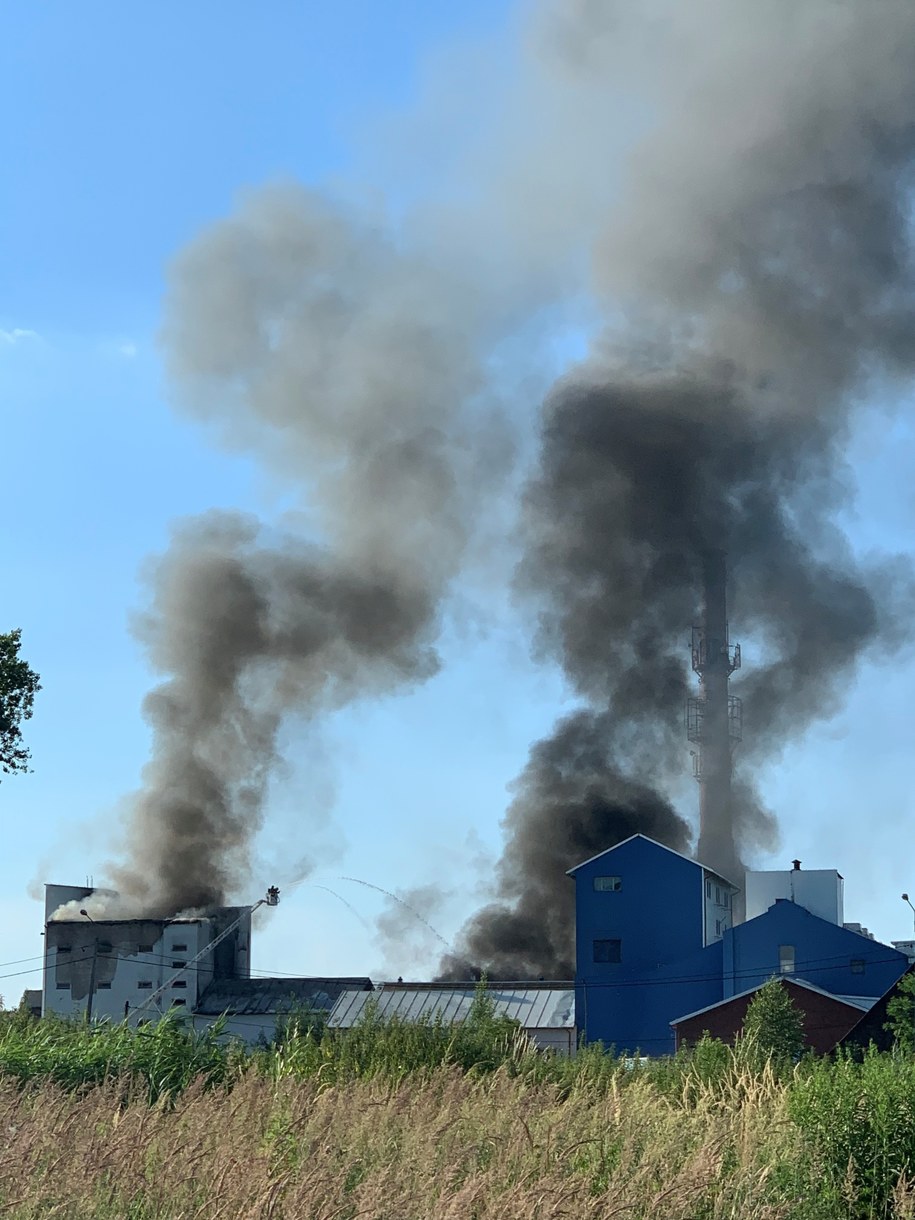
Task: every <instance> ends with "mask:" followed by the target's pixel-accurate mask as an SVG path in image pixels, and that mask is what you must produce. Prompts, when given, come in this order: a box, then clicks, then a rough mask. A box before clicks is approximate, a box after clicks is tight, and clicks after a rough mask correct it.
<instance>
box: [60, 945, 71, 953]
mask: <svg viewBox="0 0 915 1220" xmlns="http://www.w3.org/2000/svg"><path fill="white" fill-rule="evenodd" d="M72 950H73V946H72V945H58V946H57V952H58V953H71V952H72Z"/></svg>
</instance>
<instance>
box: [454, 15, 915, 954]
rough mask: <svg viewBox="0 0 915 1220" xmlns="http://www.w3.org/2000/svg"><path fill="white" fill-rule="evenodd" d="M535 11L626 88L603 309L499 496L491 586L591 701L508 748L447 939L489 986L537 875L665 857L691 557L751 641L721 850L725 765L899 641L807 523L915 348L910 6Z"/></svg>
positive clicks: (738, 791)
mask: <svg viewBox="0 0 915 1220" xmlns="http://www.w3.org/2000/svg"><path fill="white" fill-rule="evenodd" d="M552 15H553V19H554V21H555V22H556V25H555V27H554V28H555V30H557V31H559V32H560V33H561V36H562V37H561V40H560V44H561V45H562V47H563V48H564V52H565V54H566V57H567V58H566V61H565V69H566V71H568V72H569V74H570V76H571V77H572V78H573V79H575V78H576V77H577V76H579V75H580V76H584V77H586V78H587V77H593V75H594V74H601V73H604V74H608V75H609V76H613V75H614V73H618V74H622V76H623V77H625V78H626V79H627V80H628V81H629V82H630V83H631V84H632V87H633V88H638V85H637V81H636V76H638V77H639V78H641V79H642V80H643V82H644V83H645V92H644V94H643V95H642V97H641V103H642V106H643V114H642V120H643V122H644V123H645V126H646V128H647V132H646V134H645V135H644V137H643V138H642V139H641V140H640V141H638V143H637V145H636V147H635V149H634V151H633V153H632V155H631V157H630V158H629V160H628V163H627V164H626V165H625V167H624V172H623V174H622V179H621V186H620V193H619V199H618V203H617V206H616V208H615V209H614V211H613V214H612V216H611V217H609V218H608V224H607V227H606V230H605V232H604V234H603V236H602V238H601V240H600V241H599V243H598V245H597V249H596V256H595V268H596V276H597V279H598V281H599V284H600V288H601V291H602V292H603V293H605V294H606V299H607V300H608V302H612V307H613V310H614V312H615V314H616V316H617V318H620V319H623V320H620V321H619V322H617V324H616V325H615V326H614V328H613V329H612V330H610V331H608V333H607V334H606V335H605V336H604V338H603V340H602V341H601V344H600V345H599V348H598V350H597V351H596V352H595V355H594V357H593V358H592V360H591V361H589V362H588V363H587V364H586V365H585V366H583V367H582V368H580V369H578V370H575V371H573V372H572V373H571V374H569V375H568V376H567V377H565V378H564V379H563V381H562V382H561V384H560V385H558V386H557V387H556V389H555V391H554V392H553V393H552V394H551V395H550V397H549V400H548V401H547V404H546V408H545V412H544V416H543V424H542V430H541V448H540V466H539V469H538V470H537V471H536V472H535V473H534V474H533V476H532V477H531V479H530V482H529V486H528V489H527V496H526V503H525V524H524V532H525V538H526V548H527V549H526V555H525V558H524V560H523V562H522V565H521V568H520V572H519V577H518V581H519V587H520V589H521V590H522V592H523V594H524V595H526V596H530V597H533V598H535V599H536V603H537V605H538V606H539V609H540V626H539V645H540V648H541V649H542V651H543V652H544V653H545V654H546V655H547V656H551V657H554V658H556V659H557V660H558V661H559V662H560V663H561V665H562V667H563V669H564V671H565V673H566V675H567V676H568V679H569V682H570V684H571V686H572V688H573V689H574V691H575V692H576V693H577V694H578V695H579V696H580V697H581V698H582V700H583V701H584V703H585V705H586V707H587V708H588V709H590V710H587V711H583V712H582V713H581V714H579V715H578V716H575V717H572V718H571V719H568V720H565V721H563V722H562V723H560V725H559V726H558V727H557V729H556V731H555V733H554V734H553V736H552V737H551V738H550V739H548V740H547V741H545V742H541V743H539V744H538V745H536V746H535V747H534V749H533V751H532V755H531V760H530V763H529V764H528V767H527V769H526V771H525V772H524V774H523V775H522V778H521V781H520V790H519V795H518V797H517V799H516V800H515V802H514V803H513V804H512V806H511V808H510V809H509V812H508V814H507V818H506V832H507V845H506V849H505V854H504V857H503V860H502V862H501V864H500V867H499V870H498V885H499V893H498V900H497V901H496V902H495V903H494V904H493V905H491V906H490V907H488V908H486V909H484V910H483V911H481V912H479V913H478V914H477V915H476V916H474V917H473V919H472V920H471V921H470V922H469V923H468V924H467V926H466V927H465V929H464V932H463V935H462V941H461V943H460V948H461V950H462V952H463V953H464V954H465V955H466V960H467V961H468V962H471V963H473V964H475V965H477V966H480V967H483V968H486V969H488V970H489V971H490V973H492V974H494V975H502V976H505V975H507V974H515V973H521V974H531V973H545V974H552V975H556V974H561V975H567V974H569V973H570V971H571V969H572V913H573V912H572V892H571V885H570V883H569V881H568V880H567V878H565V877H564V875H563V874H564V871H565V869H567V868H568V867H570V866H571V865H573V864H574V863H576V862H578V861H579V860H581V859H584V858H586V857H587V856H588V855H589V854H593V853H594V852H596V851H599V850H601V849H602V848H605V847H609V846H611V845H612V844H613V843H614V842H616V841H618V840H619V839H621V838H624V837H626V835H628V834H631V833H633V831H635V830H641V831H643V832H644V833H646V834H649V835H651V836H653V837H655V838H657V839H659V840H660V841H662V842H664V843H667V844H668V845H670V846H672V847H674V848H678V849H682V848H684V847H685V846H687V836H686V830H685V827H684V824H683V822H682V821H681V820H680V819H679V818H678V817H677V816H676V814H674V812H673V810H672V809H671V807H670V805H669V803H668V797H669V794H670V793H671V792H672V791H673V789H674V788H675V787H676V776H677V773H678V771H679V772H680V773H681V774H682V766H683V755H684V743H683V729H682V709H683V705H684V701H685V697H686V694H687V690H688V678H689V674H688V671H687V666H686V660H687V658H686V656H685V647H684V643H685V629H686V628H688V625H689V624H690V623H691V622H695V621H697V619H698V613H699V604H698V603H699V585H700V580H699V572H700V560H701V555H702V552H703V550H704V549H705V548H707V547H709V546H717V547H723V548H726V549H727V551H728V552H729V555H730V563H731V568H732V572H733V575H734V597H733V599H732V604H731V620H732V622H736V623H738V624H739V626H740V632H741V633H742V635H743V636H744V637H746V636H750V637H752V638H753V639H754V640H755V641H756V643H757V645H758V648H759V651H760V655H761V661H760V662H759V663H754V666H753V668H752V669H750V670H749V671H748V672H747V674H746V676H745V677H744V678H743V681H742V684H741V688H740V690H741V695H742V696H743V699H744V704H745V722H746V724H747V738H748V740H747V745H746V747H745V748H744V750H743V753H742V756H741V761H742V764H743V769H744V774H743V776H742V777H740V781H739V782H738V784H737V786H736V788H735V801H734V817H735V822H736V824H737V831H738V840H739V843H740V845H741V846H742V847H743V848H744V849H747V848H751V847H752V846H754V845H756V844H759V843H760V842H767V841H769V840H771V836H772V832H773V825H772V819H771V817H770V815H769V814H768V813H767V812H766V811H765V809H764V808H763V806H762V804H761V803H760V801H759V798H758V796H757V795H756V793H755V792H754V788H753V784H752V772H751V766H752V762H753V760H754V758H756V757H758V756H759V755H760V754H761V753H763V752H765V753H768V754H770V755H771V754H772V753H773V752H775V753H776V754H777V751H778V749H779V747H780V746H781V745H782V744H783V743H785V742H786V741H787V740H789V739H790V738H792V737H795V736H796V735H797V734H798V733H800V732H802V731H803V730H804V729H805V728H806V727H807V726H808V725H809V724H810V723H811V721H812V720H814V719H816V718H817V717H822V716H828V715H829V714H831V713H832V712H834V711H835V710H836V708H837V706H838V702H839V700H840V698H841V693H842V690H843V687H844V686H845V684H846V683H847V681H848V678H849V675H850V673H851V672H852V671H853V669H854V666H855V664H856V662H857V661H858V659H859V658H860V657H861V655H862V653H863V652H864V651H865V650H866V649H868V648H869V647H871V646H872V645H874V644H875V643H877V642H879V641H881V640H883V639H893V638H898V635H899V632H900V630H901V622H902V616H901V614H900V600H899V599H900V594H902V593H906V594H907V593H908V591H909V590H910V587H911V584H910V581H909V578H908V573H907V572H905V573H901V572H900V571H899V569H898V567H889V568H887V567H883V568H881V567H879V566H876V565H873V564H870V565H869V564H866V563H862V562H859V561H858V560H857V559H856V558H855V557H854V556H853V555H852V554H851V552H850V549H849V547H848V545H847V543H846V542H845V540H844V538H843V537H842V535H841V533H840V532H839V530H838V528H837V526H836V525H835V522H834V516H835V514H836V512H837V510H839V509H841V508H842V506H843V505H844V504H845V503H846V501H847V498H848V494H849V480H848V471H847V468H846V465H845V457H844V451H845V446H846V443H847V440H848V436H849V429H850V426H851V420H852V413H853V411H854V408H855V407H856V405H857V404H858V403H859V402H860V400H861V399H862V398H863V396H864V394H865V393H867V392H871V393H873V392H875V391H877V390H879V389H880V388H881V387H883V388H885V387H887V386H888V385H889V384H890V383H891V381H892V379H893V378H898V377H907V376H910V375H911V373H912V370H913V364H915V308H913V306H915V297H913V287H915V279H913V260H912V244H911V221H910V214H911V201H910V194H909V192H910V187H911V173H912V166H913V152H915V9H913V8H912V6H911V5H908V4H903V3H895V2H892V0H891V2H890V3H886V4H879V5H858V4H852V3H835V2H834V0H810V2H808V3H804V4H788V3H782V2H781V0H763V2H762V3H760V2H759V0H739V2H736V3H735V2H734V0H700V2H699V3H698V4H690V5H681V4H678V3H675V2H674V0H669V2H667V0H663V2H661V0H659V2H655V3H648V4H645V5H641V4H640V5H631V4H626V3H603V4H601V3H591V2H587V0H582V2H581V3H577V4H563V5H556V6H553V14H552ZM633 55H636V56H637V57H636V59H635V65H634V74H633V71H632V68H631V63H632V56H633ZM627 60H628V61H629V63H627ZM907 604H908V605H909V606H910V605H911V602H910V600H909V599H908V598H907ZM706 863H709V864H711V865H712V866H714V867H717V868H719V869H722V870H723V871H726V872H727V871H730V870H732V869H733V868H734V867H735V866H737V867H739V863H738V862H736V861H733V860H731V859H725V858H723V855H721V856H720V858H718V859H715V858H713V859H709V860H708V861H706ZM460 969H461V964H460V962H455V961H447V962H446V963H445V970H446V972H448V973H454V972H459V971H460Z"/></svg>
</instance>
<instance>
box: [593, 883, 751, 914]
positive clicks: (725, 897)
mask: <svg viewBox="0 0 915 1220" xmlns="http://www.w3.org/2000/svg"><path fill="white" fill-rule="evenodd" d="M594 888H595V890H597V891H598V893H603V894H607V893H610V894H618V893H619V891H620V890H621V889H622V888H623V879H622V877H595V878H594ZM705 896H706V898H708V899H709V900H711V897H712V883H711V881H709V880H706V882H705ZM715 902H716V903H717V905H718V906H720V907H724V908H725V910H727V909H728V908H729V907H730V905H731V894H730V891H729V890H727V889H722V887H721V886H720V885H716V886H715Z"/></svg>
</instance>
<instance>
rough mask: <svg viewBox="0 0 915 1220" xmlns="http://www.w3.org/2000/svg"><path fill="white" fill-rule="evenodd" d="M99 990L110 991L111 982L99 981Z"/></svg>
mask: <svg viewBox="0 0 915 1220" xmlns="http://www.w3.org/2000/svg"><path fill="white" fill-rule="evenodd" d="M97 990H98V991H110V990H111V984H110V983H99V985H98V988H97Z"/></svg>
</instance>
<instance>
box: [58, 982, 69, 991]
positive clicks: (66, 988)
mask: <svg viewBox="0 0 915 1220" xmlns="http://www.w3.org/2000/svg"><path fill="white" fill-rule="evenodd" d="M57 990H58V991H69V990H70V984H69V983H58V984H57Z"/></svg>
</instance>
